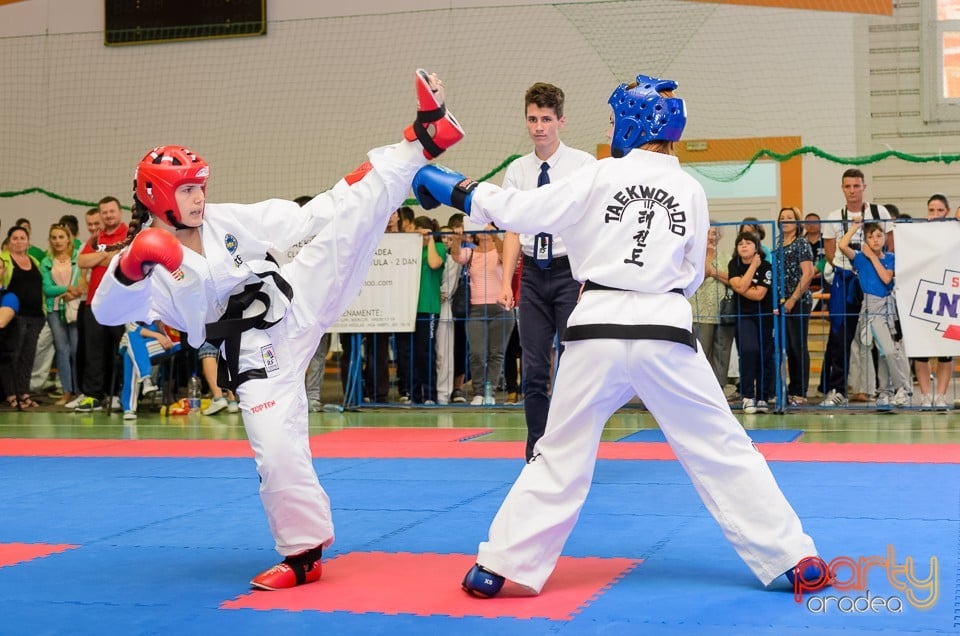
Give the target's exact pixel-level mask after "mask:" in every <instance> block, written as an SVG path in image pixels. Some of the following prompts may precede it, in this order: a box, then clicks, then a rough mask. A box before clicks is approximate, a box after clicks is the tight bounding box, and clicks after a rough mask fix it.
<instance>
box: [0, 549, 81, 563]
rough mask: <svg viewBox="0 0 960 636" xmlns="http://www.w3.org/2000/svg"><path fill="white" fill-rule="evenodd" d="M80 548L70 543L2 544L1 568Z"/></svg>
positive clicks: (0, 550)
mask: <svg viewBox="0 0 960 636" xmlns="http://www.w3.org/2000/svg"><path fill="white" fill-rule="evenodd" d="M78 547H80V546H76V545H70V544H69V543H59V544H50V543H0V568H2V567H6V566H8V565H16V564H17V563H23V562H25V561H33V560H34V559H39V558H41V557H45V556H50V555H51V554H57V553H59V552H66V551H67V550H73V549H74V548H78Z"/></svg>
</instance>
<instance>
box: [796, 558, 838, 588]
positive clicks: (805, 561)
mask: <svg viewBox="0 0 960 636" xmlns="http://www.w3.org/2000/svg"><path fill="white" fill-rule="evenodd" d="M784 575H785V576H786V577H787V580H789V581H790V585H791V586H792V588H793V592H794V594H803V593H804V592H819V591H820V590H822V589H824V588H828V587H830V586H831V585H833V579H831V578H830V568H829V567H828V566H827V564H826V563H825V562H824V561H823V559H821V558H820V557H818V556H809V557H804V558H802V559H800V561H798V562H797V564H796V565H795V566H793V567H792V568H790V569H789V570H787V571H786V572H784Z"/></svg>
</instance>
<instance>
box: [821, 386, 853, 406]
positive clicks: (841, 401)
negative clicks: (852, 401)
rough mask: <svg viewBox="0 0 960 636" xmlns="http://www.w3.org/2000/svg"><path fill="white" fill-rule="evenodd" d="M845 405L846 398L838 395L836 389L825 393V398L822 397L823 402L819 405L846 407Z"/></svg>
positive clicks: (840, 394)
mask: <svg viewBox="0 0 960 636" xmlns="http://www.w3.org/2000/svg"><path fill="white" fill-rule="evenodd" d="M846 405H847V396H845V395H844V394H842V393H840V392H839V391H837V390H836V389H830V391H828V392H827V395H826V397H824V399H823V402H821V403H820V406H846Z"/></svg>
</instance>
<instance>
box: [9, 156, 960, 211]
mask: <svg viewBox="0 0 960 636" xmlns="http://www.w3.org/2000/svg"><path fill="white" fill-rule="evenodd" d="M799 155H813V156H815V157H817V158H819V159H824V160H826V161H830V162H833V163H838V164H841V165H848V166H862V165H866V164H871V163H876V162H878V161H883V160H884V159H890V158H894V159H900V160H901V161H908V162H910V163H945V164H948V165H949V164H951V163H953V162H954V161H960V154H946V155H945V154H942V153H941V154H937V155H914V154H910V153H907V152H900V151H899V150H886V151H884V152H878V153H876V154H872V155H864V156H862V157H839V156H837V155H832V154H830V153H829V152H826V151H824V150H821V149H820V148H817V147H816V146H802V147H800V148H795V149H794V150H791V151H789V152H786V153H779V152H774V151H772V150H768V149H766V148H762V149H760V150H758V151H757V153H756V154H755V155H753V157H752V158H751V159H750V161H749V162H748V163H747V165H745V166H744V167H743V168H741V169H740V170H738V171H737V172H736V173H735V174H733V175H731V176H728V177H718V176H716V175H711V174H707V173H706V172H705V171H704V170H703V169H701V168H699V167H696V166H693V169H694V170H696V171H697V172H698V173H700V174H702V175H703V176H704V177H706V178H708V179H712V180H714V181H720V182H726V183H729V182H732V181H736V180H737V179H740V178H741V177H743V175H745V174H746V173H747V172H748V171H749V170H750V168H752V167H753V164H755V163H756V162H758V161H760V160H761V159H764V158H768V159H773V160H774V161H778V162H781V163H782V162H784V161H789V160H790V159H793V158H794V157H797V156H799ZM520 157H521V155H510V156H509V157H507V158H506V159H504V160H503V161H502V162H501V163H500V164H499V165H498V166H497V167H495V168H494V169H493V170H491V171H490V172H488V173H487V174H485V175H483V176H482V177H480V178H479V179H478V181H488V180H489V179H490V178H492V177H493V176H494V175H496V174H497V173H498V172H501V171H502V170H504V169H506V167H507V166H509V165H510V164H511V163H513V162H514V161H515V160H517V159H519V158H520ZM26 194H42V195H45V196H48V197H50V198H51V199H56V200H57V201H62V202H64V203H67V204H68V205H76V206H82V207H87V208H92V207H96V205H97V203H96V202H95V201H84V200H83V199H74V198H71V197H67V196H64V195H62V194H57V193H56V192H50V191H49V190H45V189H44V188H27V189H25V190H17V191H14V192H0V199H9V198H12V197H19V196H23V195H26ZM403 204H404V205H418V204H417V200H416V199H407V200H406V201H404V202H403ZM122 207H123V209H124V210H129V209H130V208H129V207H128V206H122Z"/></svg>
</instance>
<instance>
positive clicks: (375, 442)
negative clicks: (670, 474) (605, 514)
mask: <svg viewBox="0 0 960 636" xmlns="http://www.w3.org/2000/svg"><path fill="white" fill-rule="evenodd" d="M491 430H492V429H485V428H440V429H437V428H351V429H344V430H341V431H332V432H330V433H323V434H320V435H315V436H313V437H311V438H310V443H311V448H312V449H313V456H314V457H317V458H322V457H329V458H379V459H387V458H392V459H400V458H410V459H439V458H449V459H518V460H519V459H521V458H522V457H523V446H524V442H523V441H516V442H495V441H490V442H487V441H483V437H482V436H483V435H484V434H486V433H489V432H491ZM757 448H758V449H759V450H760V452H761V453H763V454H764V456H765V457H766V458H767V459H769V460H773V461H794V462H862V463H891V464H897V463H900V464H960V444H837V443H829V444H826V443H816V444H804V443H800V444H757ZM0 456H6V457H33V456H38V457H211V458H213V457H252V456H253V453H252V452H251V451H250V446H249V444H248V443H247V441H246V440H89V439H0ZM599 457H600V459H624V460H673V459H676V457H675V456H674V454H673V451H672V450H670V447H669V446H668V445H667V444H665V443H659V442H630V443H621V442H602V443H601V444H600V452H599Z"/></svg>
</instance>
